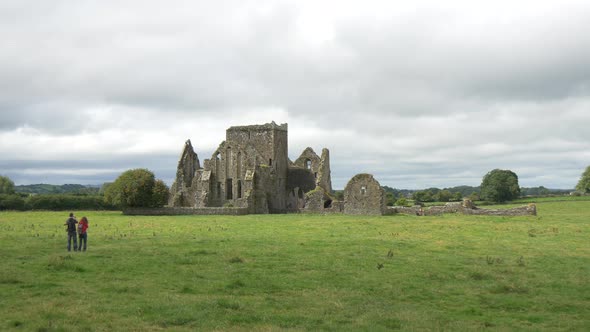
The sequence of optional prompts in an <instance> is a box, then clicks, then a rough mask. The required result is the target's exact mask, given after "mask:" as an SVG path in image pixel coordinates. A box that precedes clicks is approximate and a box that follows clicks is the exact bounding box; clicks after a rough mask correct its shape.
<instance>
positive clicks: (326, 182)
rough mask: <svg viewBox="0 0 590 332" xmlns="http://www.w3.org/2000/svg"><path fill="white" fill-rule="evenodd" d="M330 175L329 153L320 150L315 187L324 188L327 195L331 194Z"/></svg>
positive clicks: (326, 150) (325, 150)
mask: <svg viewBox="0 0 590 332" xmlns="http://www.w3.org/2000/svg"><path fill="white" fill-rule="evenodd" d="M330 173H331V171H330V151H329V150H328V149H326V148H324V149H322V156H321V158H320V164H319V166H318V176H317V178H316V185H317V186H320V187H322V188H324V190H325V191H326V192H328V193H331V192H332V176H331V174H330Z"/></svg>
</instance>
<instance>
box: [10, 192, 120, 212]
mask: <svg viewBox="0 0 590 332" xmlns="http://www.w3.org/2000/svg"><path fill="white" fill-rule="evenodd" d="M0 210H53V211H62V210H115V207H113V206H112V205H109V204H107V203H105V201H104V197H103V196H101V195H64V194H54V195H31V196H27V197H23V196H20V195H5V194H3V195H0Z"/></svg>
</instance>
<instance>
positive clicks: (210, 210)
mask: <svg viewBox="0 0 590 332" xmlns="http://www.w3.org/2000/svg"><path fill="white" fill-rule="evenodd" d="M123 214H125V215H129V216H176V215H218V216H220V215H230V216H243V215H246V214H248V208H238V207H205V208H188V207H162V208H128V209H124V210H123Z"/></svg>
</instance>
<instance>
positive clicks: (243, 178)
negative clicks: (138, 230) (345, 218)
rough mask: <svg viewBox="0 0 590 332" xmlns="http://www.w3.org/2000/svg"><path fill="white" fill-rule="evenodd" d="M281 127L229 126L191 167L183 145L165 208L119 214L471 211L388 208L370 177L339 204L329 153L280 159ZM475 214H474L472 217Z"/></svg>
mask: <svg viewBox="0 0 590 332" xmlns="http://www.w3.org/2000/svg"><path fill="white" fill-rule="evenodd" d="M288 151H289V150H288V130H287V124H286V123H284V124H281V125H277V124H276V123H274V122H272V123H267V124H264V125H252V126H236V127H230V128H229V129H227V130H226V137H225V141H223V142H221V144H219V147H218V148H217V149H216V150H215V152H213V155H212V156H211V158H209V159H205V160H204V161H203V165H202V166H201V163H200V161H199V157H198V155H197V153H195V151H194V149H193V146H192V144H191V141H190V140H187V141H186V142H185V144H184V149H183V151H182V154H181V156H180V160H179V161H178V168H177V171H176V180H175V181H174V184H173V185H172V187H171V188H170V200H169V202H168V206H167V207H164V208H162V209H151V210H142V209H128V210H126V211H124V213H126V214H233V215H243V214H267V213H292V212H312V213H345V214H357V215H358V214H360V215H384V214H393V213H411V214H417V215H427V214H440V213H444V212H463V213H469V214H484V213H491V212H492V211H491V210H488V209H482V210H479V209H477V208H476V207H475V206H473V204H472V203H471V202H470V201H464V202H463V203H449V204H447V205H445V207H433V208H429V209H423V208H421V207H419V206H416V207H411V208H403V207H391V208H388V207H387V206H386V204H385V192H384V190H383V188H382V187H381V185H380V184H379V182H378V181H377V180H376V179H375V178H374V177H373V176H372V175H370V174H357V175H355V176H354V177H352V179H350V181H349V182H348V184H347V185H346V187H345V188H344V201H337V200H336V199H335V197H334V196H333V192H332V180H331V177H330V152H329V151H328V149H326V148H324V149H322V154H321V156H318V155H317V154H316V153H315V152H314V150H313V149H312V148H310V147H308V148H306V149H305V150H304V151H303V152H302V153H301V155H300V156H299V158H297V159H296V160H295V161H291V160H290V159H289V157H288ZM476 210H477V211H476ZM535 212H536V210H534V207H526V208H524V209H521V210H518V211H517V210H514V211H511V210H510V209H507V210H499V211H495V212H494V213H495V214H496V213H499V214H506V213H509V214H534V213H535Z"/></svg>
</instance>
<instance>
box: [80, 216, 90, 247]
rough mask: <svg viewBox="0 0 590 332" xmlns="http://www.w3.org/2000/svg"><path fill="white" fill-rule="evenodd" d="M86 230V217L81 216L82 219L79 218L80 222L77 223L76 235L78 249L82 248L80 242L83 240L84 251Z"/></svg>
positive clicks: (86, 236) (86, 237) (86, 238)
mask: <svg viewBox="0 0 590 332" xmlns="http://www.w3.org/2000/svg"><path fill="white" fill-rule="evenodd" d="M87 230H88V218H86V217H82V219H80V223H79V224H78V237H79V240H80V241H79V243H80V246H79V247H78V250H82V242H84V251H86V242H87V241H88V234H86V231H87Z"/></svg>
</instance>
